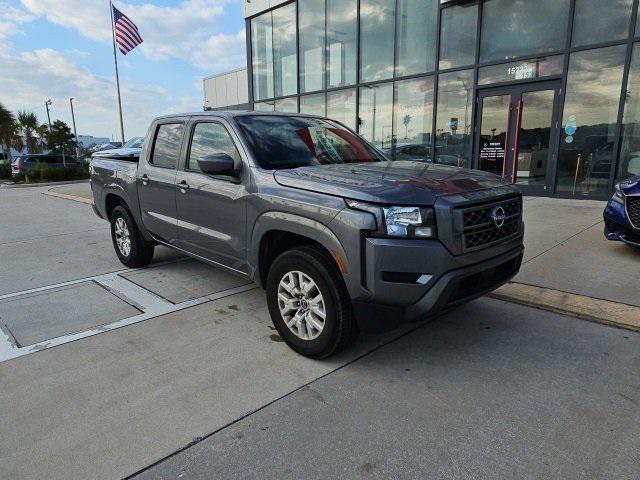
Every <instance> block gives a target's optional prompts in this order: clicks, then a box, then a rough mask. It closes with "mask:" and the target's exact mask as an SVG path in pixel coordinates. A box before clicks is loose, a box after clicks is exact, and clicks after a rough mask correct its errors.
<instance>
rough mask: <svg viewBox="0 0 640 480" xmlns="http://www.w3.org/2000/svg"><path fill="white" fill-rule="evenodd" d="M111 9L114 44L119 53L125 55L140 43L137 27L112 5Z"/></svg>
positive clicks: (140, 38)
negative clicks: (116, 45) (114, 36)
mask: <svg viewBox="0 0 640 480" xmlns="http://www.w3.org/2000/svg"><path fill="white" fill-rule="evenodd" d="M111 8H113V28H114V29H115V35H116V42H117V43H118V47H119V48H120V51H121V52H122V53H123V54H124V55H126V54H127V53H129V52H130V51H131V50H133V49H134V48H136V47H137V46H138V45H140V44H141V43H142V37H141V36H140V33H139V32H138V27H136V24H135V23H133V22H132V21H131V20H129V17H127V16H126V15H125V14H124V13H122V12H121V11H120V10H118V9H117V8H116V7H114V6H113V5H111Z"/></svg>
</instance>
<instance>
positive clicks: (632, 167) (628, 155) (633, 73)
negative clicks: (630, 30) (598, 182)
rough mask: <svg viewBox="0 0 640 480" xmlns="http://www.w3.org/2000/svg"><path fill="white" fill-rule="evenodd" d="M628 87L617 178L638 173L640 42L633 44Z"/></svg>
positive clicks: (639, 170)
mask: <svg viewBox="0 0 640 480" xmlns="http://www.w3.org/2000/svg"><path fill="white" fill-rule="evenodd" d="M628 85H629V87H628V92H627V97H626V103H625V106H624V119H623V121H622V142H621V145H622V146H621V147H620V163H619V165H618V175H617V177H618V179H624V178H628V177H632V176H634V175H640V44H639V43H636V44H635V45H634V46H633V58H632V60H631V70H630V71H629V84H628Z"/></svg>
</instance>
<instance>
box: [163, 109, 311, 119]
mask: <svg viewBox="0 0 640 480" xmlns="http://www.w3.org/2000/svg"><path fill="white" fill-rule="evenodd" d="M243 115H278V116H283V117H315V116H316V115H306V114H303V113H285V112H256V111H253V110H207V111H203V112H186V113H173V114H171V115H162V116H160V117H156V118H155V120H165V119H167V118H183V117H223V118H233V117H240V116H243Z"/></svg>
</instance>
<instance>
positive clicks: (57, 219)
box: [0, 183, 181, 295]
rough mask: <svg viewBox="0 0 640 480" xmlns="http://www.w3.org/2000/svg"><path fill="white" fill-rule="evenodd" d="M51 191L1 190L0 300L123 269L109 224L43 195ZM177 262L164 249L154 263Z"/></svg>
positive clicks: (73, 204)
mask: <svg viewBox="0 0 640 480" xmlns="http://www.w3.org/2000/svg"><path fill="white" fill-rule="evenodd" d="M76 185H80V186H82V187H83V188H84V189H85V190H86V189H87V188H88V184H86V183H85V184H73V186H74V187H75V186H76ZM49 188H52V187H30V188H3V189H1V190H0V203H1V204H2V216H1V217H0V261H1V262H2V268H0V295H3V294H7V293H13V292H19V291H22V290H27V289H30V288H36V287H42V286H45V285H51V284H54V283H61V282H65V281H69V280H74V279H77V278H84V277H90V276H92V275H99V274H102V273H107V272H114V271H118V270H122V269H123V268H124V267H123V266H122V264H121V263H120V262H119V261H118V258H117V257H116V255H115V254H114V252H113V246H112V244H111V237H110V234H109V224H108V223H107V222H105V221H104V220H100V219H99V218H98V217H97V216H96V215H95V214H94V213H93V211H92V210H91V207H90V206H89V205H85V204H82V203H77V202H71V201H69V200H64V199H60V198H54V197H49V196H45V195H42V192H44V191H47V190H48V189H49ZM67 188H69V187H67ZM177 258H181V256H180V255H179V254H177V253H175V252H174V251H171V250H169V249H166V248H162V247H160V248H158V249H157V250H156V256H155V257H154V262H160V261H169V260H175V259H177Z"/></svg>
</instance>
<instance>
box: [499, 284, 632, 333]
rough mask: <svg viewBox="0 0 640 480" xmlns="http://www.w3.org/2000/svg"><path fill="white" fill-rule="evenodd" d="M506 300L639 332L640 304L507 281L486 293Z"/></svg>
mask: <svg viewBox="0 0 640 480" xmlns="http://www.w3.org/2000/svg"><path fill="white" fill-rule="evenodd" d="M488 296H489V297H491V298H495V299H498V300H504V301H506V302H511V303H518V304H520V305H525V306H527V307H533V308H538V309H540V310H547V311H550V312H554V313H560V314H562V315H569V316H572V317H576V318H580V319H583V320H587V321H590V322H595V323H601V324H603V325H610V326H614V327H618V328H624V329H626V330H633V331H636V332H640V307H636V306H633V305H627V304H626V303H618V302H612V301H610V300H601V299H599V298H591V297H587V296H584V295H576V294H574V293H568V292H562V291H560V290H552V289H550V288H544V287H537V286H534V285H526V284H524V283H515V282H512V283H508V284H506V285H504V286H502V287H500V288H499V289H497V290H495V291H494V292H492V293H490V294H489V295H488Z"/></svg>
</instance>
